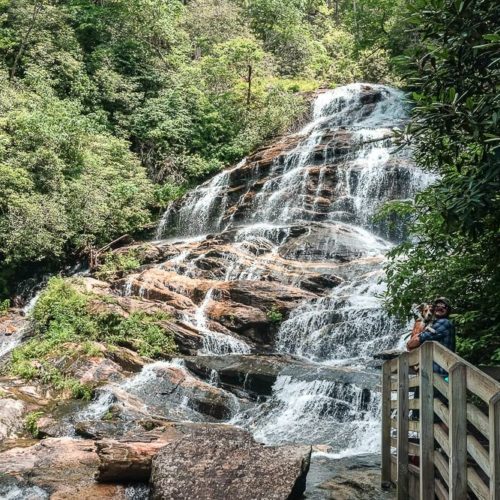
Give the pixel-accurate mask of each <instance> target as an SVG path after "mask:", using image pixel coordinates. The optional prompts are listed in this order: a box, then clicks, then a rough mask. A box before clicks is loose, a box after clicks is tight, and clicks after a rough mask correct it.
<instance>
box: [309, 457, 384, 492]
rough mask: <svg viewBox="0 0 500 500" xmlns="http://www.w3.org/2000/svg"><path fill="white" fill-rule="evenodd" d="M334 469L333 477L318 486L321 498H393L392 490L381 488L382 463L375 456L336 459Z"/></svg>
mask: <svg viewBox="0 0 500 500" xmlns="http://www.w3.org/2000/svg"><path fill="white" fill-rule="evenodd" d="M334 470H335V472H334V474H332V476H333V477H330V478H328V479H326V480H324V481H323V482H322V483H320V484H319V485H318V486H317V490H316V491H318V493H319V492H321V493H320V498H327V499H331V500H373V499H374V498H377V499H381V500H382V499H389V498H393V495H392V494H391V493H390V492H387V491H383V490H382V488H381V479H380V464H379V463H378V461H377V460H376V459H375V458H371V457H366V458H363V457H361V458H357V457H354V458H346V459H342V460H335V466H334ZM308 496H309V495H308ZM311 496H312V498H317V497H316V496H313V495H311ZM318 496H319V495H318Z"/></svg>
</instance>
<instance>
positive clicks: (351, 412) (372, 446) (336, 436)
mask: <svg viewBox="0 0 500 500" xmlns="http://www.w3.org/2000/svg"><path fill="white" fill-rule="evenodd" d="M370 398H371V399H370ZM379 413H380V400H379V396H378V395H377V394H370V393H369V391H367V390H363V389H361V388H360V387H357V386H355V385H352V384H350V385H347V384H343V383H340V382H332V381H327V380H314V381H304V380H298V379H295V378H293V377H291V376H288V375H286V376H279V377H278V379H277V380H276V383H275V384H274V387H273V395H272V397H271V398H270V399H269V400H268V401H266V403H264V404H262V405H261V406H260V407H258V408H257V409H256V410H250V411H249V412H247V413H246V414H245V413H243V414H240V415H237V416H236V417H235V418H234V419H233V421H232V422H233V423H235V424H239V425H243V426H245V427H247V428H249V429H250V430H252V431H253V433H254V437H255V438H256V439H257V440H259V441H261V442H263V443H266V444H284V443H307V444H316V443H321V444H328V445H330V446H331V447H332V450H333V452H334V453H337V454H338V453H345V452H346V451H347V450H349V452H348V453H349V454H359V453H374V452H376V451H377V450H378V446H379V444H378V441H379V434H378V432H377V427H378V420H379Z"/></svg>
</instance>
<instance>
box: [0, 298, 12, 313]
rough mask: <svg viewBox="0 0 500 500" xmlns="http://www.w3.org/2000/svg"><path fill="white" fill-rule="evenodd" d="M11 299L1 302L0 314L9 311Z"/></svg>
mask: <svg viewBox="0 0 500 500" xmlns="http://www.w3.org/2000/svg"><path fill="white" fill-rule="evenodd" d="M9 307H10V300H9V299H5V300H2V301H1V302H0V316H5V315H6V314H7V313H8V312H9Z"/></svg>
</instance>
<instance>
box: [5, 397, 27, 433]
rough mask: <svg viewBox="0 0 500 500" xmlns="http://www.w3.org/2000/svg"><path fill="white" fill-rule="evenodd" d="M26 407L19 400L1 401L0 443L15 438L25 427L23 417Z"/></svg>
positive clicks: (7, 399)
mask: <svg viewBox="0 0 500 500" xmlns="http://www.w3.org/2000/svg"><path fill="white" fill-rule="evenodd" d="M25 409H26V405H25V404H24V403H23V402H22V401H19V400H16V399H10V398H1V399H0V441H1V440H3V439H5V438H8V437H12V436H15V435H16V433H17V432H19V431H20V430H21V429H22V427H23V421H22V418H21V417H22V415H23V413H24V412H25Z"/></svg>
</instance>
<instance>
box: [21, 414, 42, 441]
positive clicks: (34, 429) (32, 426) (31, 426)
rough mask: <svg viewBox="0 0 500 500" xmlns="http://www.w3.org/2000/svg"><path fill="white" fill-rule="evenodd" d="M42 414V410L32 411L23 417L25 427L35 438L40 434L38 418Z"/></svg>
mask: <svg viewBox="0 0 500 500" xmlns="http://www.w3.org/2000/svg"><path fill="white" fill-rule="evenodd" d="M42 415H43V412H42V411H32V412H30V413H28V414H27V415H26V418H25V419H24V427H25V429H26V430H27V431H28V432H29V433H30V434H31V435H32V436H33V437H34V438H35V439H37V438H38V437H39V436H40V431H39V429H38V420H39V419H40V417H41V416H42Z"/></svg>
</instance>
